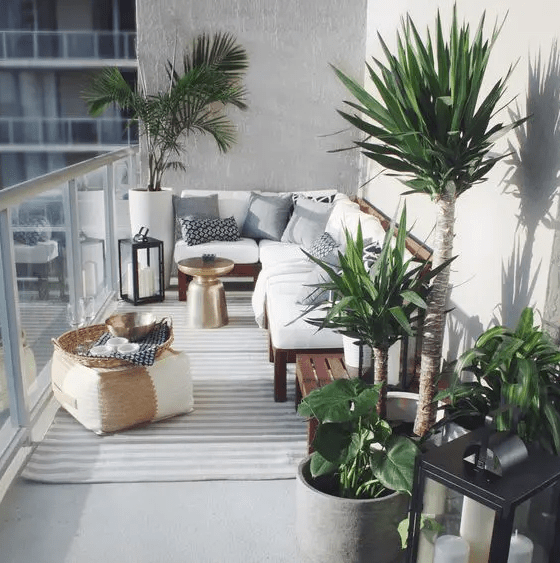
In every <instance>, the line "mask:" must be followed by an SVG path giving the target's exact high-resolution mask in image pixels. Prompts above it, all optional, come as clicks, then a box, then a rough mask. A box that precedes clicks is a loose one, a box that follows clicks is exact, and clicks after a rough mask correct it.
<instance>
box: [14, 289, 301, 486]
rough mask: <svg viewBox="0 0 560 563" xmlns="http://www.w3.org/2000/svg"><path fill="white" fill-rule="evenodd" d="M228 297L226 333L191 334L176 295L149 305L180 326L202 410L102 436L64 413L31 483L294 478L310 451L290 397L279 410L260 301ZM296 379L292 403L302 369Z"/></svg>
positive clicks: (31, 472) (31, 465)
mask: <svg viewBox="0 0 560 563" xmlns="http://www.w3.org/2000/svg"><path fill="white" fill-rule="evenodd" d="M226 295H227V301H228V312H229V317H230V323H229V325H228V326H226V327H222V328H220V329H206V330H200V329H199V330H195V329H187V328H186V327H185V326H184V322H183V319H184V304H182V303H179V302H177V300H176V297H175V299H173V295H171V296H169V297H168V295H167V293H166V300H165V301H164V302H163V303H158V304H154V305H153V306H150V310H151V311H153V312H154V313H155V314H156V315H157V316H158V318H163V317H170V318H172V320H173V329H174V336H175V341H174V343H173V347H174V348H175V349H177V350H185V351H186V352H187V353H188V354H189V358H190V361H191V370H192V374H193V382H194V400H195V410H194V412H192V413H191V414H189V415H181V416H177V417H174V418H170V419H168V420H164V421H160V422H156V423H153V424H150V425H146V426H143V427H138V428H134V429H130V430H127V431H123V432H119V433H115V434H111V435H105V436H98V435H96V434H94V433H92V432H90V431H88V430H86V429H85V428H83V427H82V426H81V424H79V423H78V422H77V421H75V420H74V419H73V418H72V417H71V416H70V415H69V414H68V413H67V412H66V411H64V410H63V409H60V410H59V412H58V413H57V415H56V417H55V420H54V422H53V424H52V426H51V428H50V429H49V431H48V432H47V434H46V436H45V438H44V440H43V441H42V442H41V444H39V445H38V446H37V448H36V450H35V451H34V453H33V455H32V456H31V458H30V460H29V462H28V464H27V466H26V468H25V469H24V472H23V476H24V477H25V478H27V479H31V480H36V481H41V482H51V483H102V482H139V481H199V480H212V479H238V480H257V479H283V478H292V477H294V476H295V471H296V466H297V463H298V462H299V461H300V460H301V459H302V458H303V457H304V456H305V453H306V427H305V422H304V421H303V420H302V419H301V418H300V417H299V416H298V415H297V414H296V413H295V410H294V404H293V400H292V401H290V397H289V400H288V402H286V403H275V402H274V399H273V367H272V364H270V363H269V362H268V350H267V339H266V333H265V332H264V331H263V330H261V329H259V328H258V327H257V326H256V324H255V322H254V318H253V315H252V310H251V306H250V299H251V293H250V292H247V291H227V290H226ZM144 307H145V306H144ZM129 308H130V306H128V305H126V304H124V303H122V302H120V303H119V305H118V309H119V310H122V311H127V310H129ZM288 381H289V384H288V392H289V394H290V396H291V397H292V398H293V393H294V388H293V387H294V376H293V366H291V371H290V372H289V374H288Z"/></svg>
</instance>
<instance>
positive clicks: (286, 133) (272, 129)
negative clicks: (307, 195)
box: [137, 0, 367, 192]
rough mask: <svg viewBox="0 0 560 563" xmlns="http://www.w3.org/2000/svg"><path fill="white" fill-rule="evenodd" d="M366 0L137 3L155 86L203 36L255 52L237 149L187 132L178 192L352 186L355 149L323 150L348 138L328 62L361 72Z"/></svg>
mask: <svg viewBox="0 0 560 563" xmlns="http://www.w3.org/2000/svg"><path fill="white" fill-rule="evenodd" d="M366 6H367V0H306V1H305V2H302V1H299V0H274V1H268V0H267V1H266V2H248V1H243V0H239V1H232V0H205V1H197V2H195V1H193V0H190V1H187V2H185V1H184V0H166V1H165V2H161V0H141V1H138V2H137V14H138V16H137V17H138V46H139V48H138V51H139V52H138V56H139V61H140V67H141V69H142V71H143V73H144V76H145V77H146V81H147V83H148V86H149V87H150V88H155V87H157V86H158V84H159V85H162V84H164V82H165V73H164V67H163V63H165V60H166V59H167V58H171V56H172V54H173V49H174V43H175V38H176V37H177V38H178V49H177V52H178V53H181V51H182V49H183V47H184V46H186V45H190V44H191V42H192V39H193V37H195V36H196V35H198V34H199V33H201V32H210V33H213V32H215V31H229V32H231V33H233V34H234V35H235V36H236V37H237V39H238V41H239V43H241V44H242V45H243V46H244V47H245V48H246V49H247V51H248V54H249V71H248V74H247V80H246V84H247V89H248V92H249V94H248V100H247V101H248V104H249V110H248V111H247V112H241V111H238V110H236V109H235V108H234V109H233V110H231V116H232V117H233V119H234V121H235V123H237V124H238V127H239V134H238V143H237V145H236V146H235V147H234V148H233V149H232V150H230V151H229V152H228V153H227V154H225V155H221V154H219V153H218V150H217V148H216V146H215V144H214V142H213V141H212V140H211V139H210V138H209V137H196V138H190V139H189V140H188V143H187V147H188V150H187V155H186V159H185V164H186V165H187V167H188V173H187V174H182V173H175V172H170V173H168V174H167V175H166V177H165V180H164V183H165V184H166V185H168V186H172V187H174V188H175V191H178V190H180V189H181V188H184V187H189V188H200V189H230V190H234V189H264V190H271V191H290V190H305V189H321V188H327V187H337V188H339V189H341V190H344V191H351V192H355V191H356V187H357V183H358V174H359V170H358V155H357V154H356V153H355V152H351V153H342V154H327V151H328V150H329V149H331V148H338V147H340V146H344V145H345V144H347V143H348V139H349V136H348V135H346V136H344V135H338V136H336V137H324V136H325V135H329V134H331V133H333V132H335V131H337V130H338V129H340V125H341V124H340V121H339V119H338V116H337V114H336V111H335V108H336V106H337V104H338V101H339V100H340V99H341V98H342V97H343V95H344V89H343V87H342V86H341V85H340V84H339V83H338V81H337V79H336V77H335V76H334V73H333V72H332V70H331V69H330V68H329V66H328V64H329V63H334V64H336V65H340V66H341V67H342V68H344V69H345V70H346V71H347V72H350V73H353V74H356V73H359V72H360V71H361V69H362V68H363V60H364V51H365V32H366Z"/></svg>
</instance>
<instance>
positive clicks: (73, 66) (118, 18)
mask: <svg viewBox="0 0 560 563" xmlns="http://www.w3.org/2000/svg"><path fill="white" fill-rule="evenodd" d="M108 65H114V66H118V67H119V68H120V69H121V71H122V72H123V73H124V74H125V75H126V76H127V77H128V78H129V79H130V80H131V82H133V81H134V80H135V76H136V69H137V57H136V13H135V2H134V0H4V2H2V10H0V189H1V188H4V187H7V186H10V185H13V184H16V183H18V182H21V181H24V180H27V179H30V178H33V177H36V176H39V175H42V174H45V173H47V172H50V171H52V170H56V169H59V168H63V167H65V166H69V165H71V164H73V163H75V162H79V161H81V160H85V159H87V158H91V157H92V156H95V155H97V154H100V153H103V152H106V151H110V150H114V149H115V148H119V147H121V146H123V145H126V144H130V143H134V142H137V133H136V131H135V130H133V129H126V128H125V127H123V126H124V123H125V119H124V118H123V117H122V116H121V115H120V114H119V113H118V112H117V111H116V110H113V111H112V113H111V111H108V112H107V113H106V115H105V116H103V117H102V118H96V119H93V118H91V117H89V116H88V114H87V108H86V105H85V103H84V101H83V99H82V91H83V90H84V88H85V87H86V85H87V81H88V76H89V74H90V73H92V72H95V71H96V70H98V69H100V68H102V67H104V66H108Z"/></svg>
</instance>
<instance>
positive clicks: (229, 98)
mask: <svg viewBox="0 0 560 563" xmlns="http://www.w3.org/2000/svg"><path fill="white" fill-rule="evenodd" d="M247 61H248V57H247V53H246V51H245V49H244V48H243V47H241V46H240V45H239V44H237V42H236V40H235V38H234V37H233V36H232V35H230V34H229V33H219V32H218V33H215V34H214V35H213V36H212V37H209V36H208V35H206V34H202V35H199V36H198V37H196V38H195V39H194V41H193V44H192V48H191V50H190V51H186V52H185V53H184V55H183V61H182V64H181V65H180V66H179V67H177V66H176V64H175V61H174V60H173V61H170V60H168V61H167V62H166V72H167V81H166V84H165V85H164V87H163V88H162V89H161V91H159V92H149V91H148V89H147V87H146V85H145V82H144V80H143V75H142V74H141V73H139V83H138V86H137V88H136V89H133V88H131V87H130V85H129V84H128V83H127V82H126V80H125V78H124V77H123V75H122V74H121V72H120V70H119V69H118V68H105V69H103V70H102V71H101V72H100V73H99V74H98V75H96V76H95V77H94V78H93V79H92V81H91V84H90V85H89V88H88V89H87V90H86V91H85V92H84V99H85V101H86V103H87V106H88V110H89V113H90V114H91V115H93V116H98V115H101V114H102V113H103V112H104V111H105V110H106V109H107V107H109V106H110V105H113V104H114V105H116V106H117V107H118V108H119V109H120V110H122V111H123V112H125V113H126V114H127V115H129V116H130V120H129V123H128V125H129V126H130V125H131V124H138V126H139V128H140V129H139V130H140V135H141V136H142V137H143V138H144V141H145V146H146V151H147V156H148V163H147V164H148V190H150V191H159V190H160V189H161V181H162V177H163V174H164V173H165V171H166V170H168V169H170V168H175V169H181V170H184V169H185V166H184V164H183V162H182V161H181V160H180V157H181V155H182V153H183V151H184V149H185V147H184V141H185V138H186V137H187V136H189V135H191V134H193V133H201V134H209V135H210V136H211V137H212V138H213V139H214V140H215V142H216V144H217V146H218V149H219V150H220V151H221V152H226V151H227V150H228V149H229V148H231V147H232V146H233V144H234V143H235V125H234V124H233V122H232V121H231V120H230V118H229V117H228V116H227V114H226V111H225V110H226V107H227V106H229V105H234V106H236V107H238V108H240V109H246V107H247V106H246V104H245V101H244V99H245V88H244V86H243V84H242V78H243V74H244V72H245V71H246V69H247V65H248V62H247Z"/></svg>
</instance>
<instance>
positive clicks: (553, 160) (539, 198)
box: [498, 41, 560, 326]
mask: <svg viewBox="0 0 560 563" xmlns="http://www.w3.org/2000/svg"><path fill="white" fill-rule="evenodd" d="M508 111H509V113H510V117H511V118H512V119H519V117H520V115H521V112H520V110H519V107H518V106H517V107H516V109H515V110H508ZM526 114H527V115H530V116H531V118H530V119H529V120H528V121H526V122H525V123H524V124H523V125H521V126H520V127H518V128H517V129H515V135H516V145H517V146H515V144H514V143H513V142H511V141H509V142H508V145H509V150H510V153H511V154H510V156H509V158H508V159H506V161H505V162H506V164H508V165H509V168H508V170H507V172H506V175H505V178H504V182H505V188H504V193H507V194H510V195H513V196H514V197H515V198H517V199H518V200H519V214H518V216H517V218H518V223H517V227H516V235H517V236H516V237H515V240H514V244H513V249H512V254H511V257H510V259H509V260H508V263H507V264H504V266H503V267H502V303H501V307H500V306H499V307H498V308H501V315H502V319H501V323H502V324H505V325H506V326H509V325H510V324H511V322H514V323H515V322H516V319H518V318H519V315H520V314H521V311H522V310H523V309H524V308H525V307H526V306H528V305H529V304H530V302H531V300H532V297H533V292H534V289H535V282H536V280H537V278H538V275H539V273H540V270H541V266H542V264H541V263H539V265H538V266H537V268H536V270H535V272H534V274H533V276H531V275H530V272H531V267H532V266H533V264H532V262H533V249H534V245H535V236H536V232H537V228H538V227H539V225H543V226H544V227H545V228H547V229H554V231H555V233H556V234H555V237H556V236H560V229H559V227H560V217H559V216H558V213H556V214H555V216H554V215H553V212H552V206H553V203H554V199H555V196H556V194H557V191H558V186H559V183H560V180H559V177H558V174H559V169H560V53H559V50H558V43H557V42H556V41H555V42H554V43H553V45H552V48H551V50H550V55H549V57H548V61H547V62H546V63H545V62H544V61H543V57H542V54H541V52H539V53H538V55H537V56H536V57H535V59H534V61H531V60H529V68H528V89H527V101H526ZM523 235H524V236H523Z"/></svg>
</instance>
